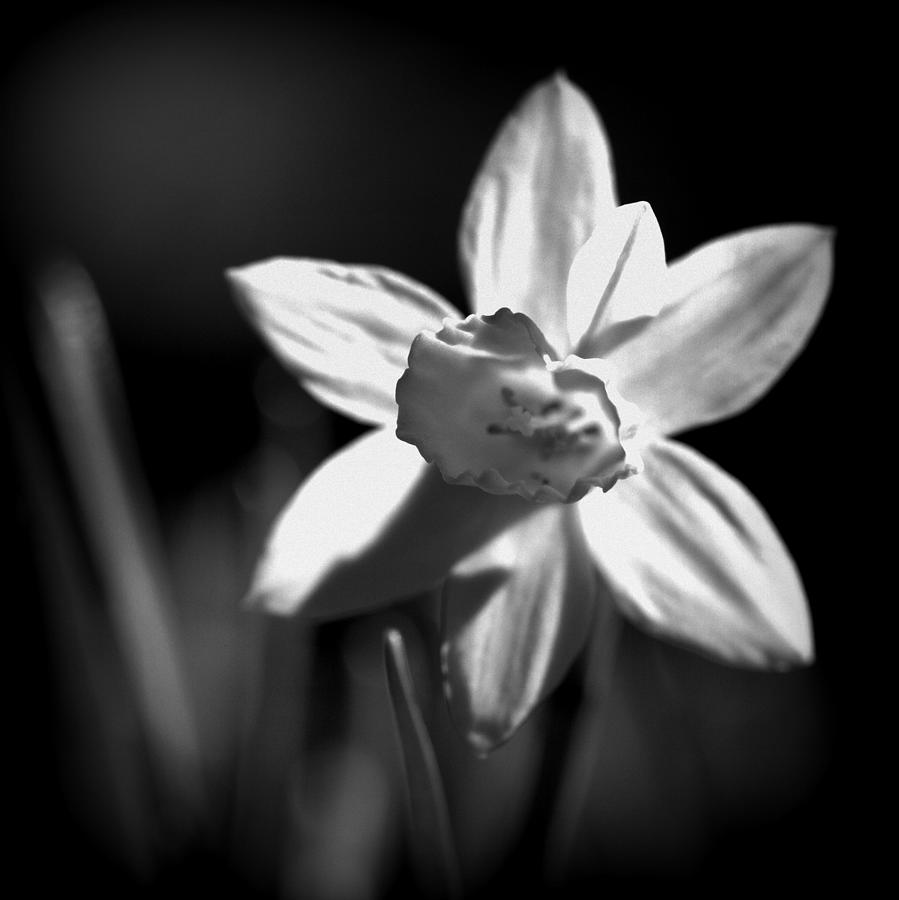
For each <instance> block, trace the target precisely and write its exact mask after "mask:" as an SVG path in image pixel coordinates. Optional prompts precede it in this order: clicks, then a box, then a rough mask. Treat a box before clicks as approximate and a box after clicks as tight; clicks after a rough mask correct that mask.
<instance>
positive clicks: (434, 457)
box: [396, 309, 642, 503]
mask: <svg viewBox="0 0 899 900" xmlns="http://www.w3.org/2000/svg"><path fill="white" fill-rule="evenodd" d="M614 381H615V378H614V372H613V371H612V367H611V366H610V365H609V363H608V362H606V361H604V360H600V359H581V358H580V357H577V356H568V357H566V358H565V359H564V360H558V359H555V358H554V354H553V350H552V348H551V347H550V346H549V344H548V343H547V341H546V339H545V338H544V336H543V334H542V333H541V332H540V329H539V328H538V327H537V326H536V325H535V324H534V323H533V322H532V321H531V320H530V319H529V318H528V317H527V316H525V315H524V314H522V313H512V312H511V311H510V310H508V309H501V310H499V311H498V312H496V313H494V314H493V315H488V316H469V317H468V318H467V319H464V320H463V321H461V322H453V321H451V320H445V321H444V323H443V328H442V329H441V330H440V331H438V332H437V333H433V332H423V333H422V334H420V335H419V336H418V337H417V338H416V339H415V342H414V343H413V345H412V349H411V351H410V354H409V367H408V369H407V370H406V372H405V373H404V374H403V376H402V378H400V380H399V382H398V384H397V390H396V399H397V404H398V406H399V415H398V419H397V432H396V433H397V436H398V437H399V438H400V439H401V440H404V441H407V442H409V443H411V444H414V445H415V446H416V447H418V449H419V451H420V452H421V454H422V456H424V458H425V459H426V460H427V461H428V462H433V463H434V464H435V465H436V466H437V468H438V469H439V470H440V472H441V474H442V475H443V477H444V479H445V480H446V481H448V482H450V483H452V484H468V485H475V486H477V487H479V488H481V489H482V490H485V491H487V492H488V493H492V494H518V495H520V496H522V497H524V498H525V499H527V500H532V501H535V502H543V503H546V502H566V503H571V502H574V501H576V500H579V499H581V497H583V496H584V494H586V493H587V491H589V490H590V489H591V488H592V487H600V488H602V490H604V491H606V490H609V489H610V488H611V487H612V486H613V485H614V484H615V483H616V482H617V481H618V480H619V479H621V478H627V477H629V476H630V475H633V474H635V473H637V472H639V471H640V469H641V467H642V462H641V459H640V456H639V452H638V449H637V439H638V422H639V418H640V417H639V413H638V411H637V409H636V407H635V406H634V405H633V404H631V403H628V402H627V401H625V400H624V399H623V398H622V397H621V396H620V394H619V393H618V391H617V389H616V387H615V384H614Z"/></svg>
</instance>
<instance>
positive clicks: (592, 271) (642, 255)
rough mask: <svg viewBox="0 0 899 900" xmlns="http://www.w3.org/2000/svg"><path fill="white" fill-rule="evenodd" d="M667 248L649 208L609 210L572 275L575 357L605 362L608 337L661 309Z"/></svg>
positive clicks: (571, 330) (571, 323) (570, 305)
mask: <svg viewBox="0 0 899 900" xmlns="http://www.w3.org/2000/svg"><path fill="white" fill-rule="evenodd" d="M665 272H666V266H665V244H664V241H663V240H662V232H661V230H660V229H659V223H658V221H657V219H656V217H655V213H654V212H653V211H652V208H651V207H650V205H649V204H648V203H628V204H627V205H625V206H619V207H616V208H615V209H610V210H609V211H607V212H606V213H604V214H603V215H602V216H601V217H600V219H599V221H598V222H597V225H596V228H595V229H594V230H593V234H592V235H591V236H590V239H589V240H588V241H587V243H586V244H584V246H583V247H581V249H580V250H579V251H578V254H577V256H575V258H574V262H573V263H572V265H571V271H570V272H569V274H568V332H569V334H570V335H571V337H572V340H574V341H575V351H574V352H575V353H577V355H578V356H583V357H591V356H593V357H595V356H604V355H605V354H606V347H605V346H604V344H603V335H607V334H609V329H611V328H612V327H613V326H616V325H619V324H620V323H622V322H629V321H631V320H633V319H638V318H641V317H643V316H654V315H656V313H658V311H659V309H661V303H662V300H663V298H662V293H661V288H662V284H663V280H664V278H665Z"/></svg>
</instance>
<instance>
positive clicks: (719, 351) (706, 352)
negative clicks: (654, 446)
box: [609, 225, 833, 434]
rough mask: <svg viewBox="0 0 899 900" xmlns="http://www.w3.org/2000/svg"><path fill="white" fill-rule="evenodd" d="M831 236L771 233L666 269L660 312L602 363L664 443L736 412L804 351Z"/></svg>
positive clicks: (745, 237)
mask: <svg viewBox="0 0 899 900" xmlns="http://www.w3.org/2000/svg"><path fill="white" fill-rule="evenodd" d="M832 236H833V235H832V232H831V231H829V230H827V229H824V228H819V227H816V226H813V225H778V226H771V227H768V228H758V229H753V230H750V231H744V232H740V233H739V234H734V235H730V236H728V237H724V238H721V239H719V240H716V241H713V242H712V243H710V244H706V245H705V246H703V247H700V248H699V249H698V250H695V251H694V252H693V253H691V254H690V255H689V256H687V257H685V258H684V259H682V260H680V261H678V262H676V263H674V264H673V265H672V266H671V268H670V270H669V274H668V284H667V287H666V296H667V297H668V298H669V299H668V303H667V305H666V307H665V308H664V309H663V310H662V312H661V313H659V315H658V316H656V317H655V318H654V319H652V320H651V321H649V322H648V324H647V325H646V327H645V328H643V329H642V330H640V331H639V332H638V333H637V334H636V336H633V337H631V339H630V340H626V341H624V342H623V343H621V344H620V345H619V346H618V347H617V348H616V349H615V350H613V351H612V352H611V353H610V354H609V358H610V359H611V360H612V361H613V362H614V363H615V364H616V366H617V367H618V368H619V370H620V371H621V373H622V381H621V393H622V395H623V396H625V397H626V398H627V399H628V400H630V401H631V402H633V403H636V404H637V405H638V406H639V407H640V408H641V410H643V412H644V413H645V414H646V415H647V416H648V417H649V419H650V421H651V422H652V423H653V425H654V426H655V427H656V428H657V429H658V430H659V431H661V432H663V433H666V434H673V433H676V432H678V431H684V430H686V429H688V428H693V427H695V426H697V425H701V424H703V423H705V422H711V421H715V420H717V419H723V418H726V417H728V416H732V415H735V414H736V413H738V412H742V411H743V410H744V409H746V408H747V407H748V406H750V405H751V404H752V403H753V402H754V401H756V400H758V399H759V397H761V396H762V395H763V394H764V393H765V392H766V391H767V390H768V389H769V388H770V387H771V385H772V384H773V383H774V382H775V381H776V380H777V379H778V378H779V377H780V376H781V375H782V374H783V372H784V371H785V370H786V368H787V366H789V364H790V363H791V362H792V361H793V359H794V358H795V357H796V355H797V354H798V353H799V351H800V350H801V349H802V348H803V346H805V342H806V341H807V340H808V337H809V335H810V334H811V331H812V328H813V327H814V325H815V323H816V322H817V321H818V317H819V316H820V314H821V311H822V309H823V307H824V301H825V299H826V297H827V292H828V290H829V288H830V278H831V267H832V256H831V244H832Z"/></svg>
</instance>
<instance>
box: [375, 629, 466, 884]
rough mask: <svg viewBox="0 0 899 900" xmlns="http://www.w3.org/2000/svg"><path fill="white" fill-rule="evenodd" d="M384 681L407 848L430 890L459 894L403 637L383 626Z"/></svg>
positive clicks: (444, 814)
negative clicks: (397, 751)
mask: <svg viewBox="0 0 899 900" xmlns="http://www.w3.org/2000/svg"><path fill="white" fill-rule="evenodd" d="M384 662H385V666H386V669H387V687H388V690H389V692H390V700H391V704H392V706H393V715H394V721H395V722H396V730H397V736H398V737H399V742H400V748H401V750H402V755H403V764H404V768H405V774H406V784H407V788H408V797H409V811H410V816H411V823H410V825H411V827H410V835H411V840H412V850H413V853H414V855H415V861H416V864H417V866H418V869H419V872H420V876H421V878H422V881H423V883H424V885H425V886H426V888H427V890H428V893H429V895H431V896H433V897H448V898H455V897H459V896H460V895H461V885H460V879H459V867H458V862H457V859H458V857H457V854H456V847H455V842H454V840H453V835H452V829H451V827H450V820H449V811H448V809H447V805H446V797H445V795H444V791H443V783H442V781H441V778H440V771H439V769H438V767H437V759H436V756H435V754H434V747H433V745H432V743H431V739H430V736H429V735H428V730H427V727H426V726H425V723H424V719H423V718H422V714H421V709H420V708H419V705H418V701H417V700H416V698H415V690H414V686H413V683H412V673H411V671H410V669H409V660H408V657H407V655H406V647H405V643H404V641H403V637H402V635H401V634H400V632H399V631H397V630H396V629H395V628H390V629H388V630H387V631H385V632H384Z"/></svg>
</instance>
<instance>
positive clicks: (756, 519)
mask: <svg viewBox="0 0 899 900" xmlns="http://www.w3.org/2000/svg"><path fill="white" fill-rule="evenodd" d="M831 243H832V242H831V233H830V231H829V230H828V229H825V228H821V227H817V226H813V225H805V224H795V225H777V226H770V227H766V228H758V229H752V230H748V231H743V232H740V233H737V234H732V235H729V236H726V237H723V238H720V239H718V240H715V241H712V242H710V243H708V244H706V245H704V246H701V247H700V248H699V249H697V250H695V251H694V252H692V253H690V254H689V255H688V256H686V257H685V258H683V259H680V260H677V261H675V262H673V263H672V264H670V265H669V264H667V263H666V259H665V252H664V247H663V243H662V236H661V233H660V230H659V225H658V222H657V221H656V218H655V216H654V215H653V212H652V209H651V208H650V207H649V205H648V204H646V203H634V204H628V205H623V206H619V205H617V202H616V196H615V187H614V177H613V172H612V163H611V158H610V152H609V149H608V144H607V141H606V138H605V134H604V130H603V127H602V125H601V123H600V120H599V118H598V116H597V114H596V112H595V111H594V110H593V108H592V107H591V105H590V103H589V101H588V100H587V98H586V97H585V96H584V95H583V94H582V92H581V91H580V90H579V89H578V88H576V87H575V86H574V85H572V84H571V83H570V82H568V81H567V80H566V79H565V78H564V77H562V76H555V77H553V78H551V79H549V80H547V81H546V82H543V83H541V84H539V85H537V86H536V87H535V88H534V89H533V90H532V91H531V92H530V93H529V94H528V95H527V96H526V97H525V98H524V100H523V101H522V102H521V104H520V106H519V108H518V109H517V110H516V111H515V112H514V113H513V114H512V115H511V116H510V117H509V118H508V119H507V121H506V122H505V123H504V124H503V125H502V127H501V129H500V131H499V134H498V135H497V137H496V139H495V141H494V144H493V146H492V147H491V149H490V150H489V152H488V154H487V157H486V159H485V161H484V163H483V165H482V167H481V169H480V171H479V172H478V174H477V176H476V178H475V181H474V184H473V186H472V189H471V193H470V196H469V199H468V202H467V204H466V207H465V209H464V212H463V216H462V222H461V228H460V251H461V254H460V255H461V263H462V268H463V273H464V276H465V280H466V284H467V288H468V293H469V297H468V299H469V301H470V306H471V308H472V309H473V310H474V314H473V315H471V316H468V317H467V318H465V317H463V316H462V314H461V313H460V312H459V311H458V310H457V309H455V308H454V307H453V306H452V305H451V304H450V303H448V302H447V301H446V300H444V299H443V298H441V297H439V296H437V295H436V294H435V293H434V292H432V291H430V290H429V289H428V288H426V287H424V286H422V285H421V284H418V283H416V282H415V281H413V280H412V279H410V278H407V277H405V276H403V275H400V274H397V273H396V272H393V271H390V270H387V269H384V268H376V267H371V266H347V265H340V264H337V263H333V262H323V261H319V260H311V259H284V258H279V259H272V260H268V261H265V262H261V263H257V264H254V265H249V266H246V267H243V268H238V269H234V270H231V271H230V272H229V276H230V279H231V281H232V283H233V285H234V288H235V290H236V294H237V296H238V298H239V300H240V301H241V303H242V305H243V308H244V309H245V311H246V312H247V314H248V315H249V317H250V319H251V320H252V322H253V323H254V324H255V325H256V327H257V328H258V329H259V331H260V332H261V334H262V336H263V337H264V338H265V339H266V341H267V342H268V343H269V345H270V346H271V348H272V350H273V351H274V352H275V354H276V355H277V356H278V357H280V359H281V360H282V361H283V362H284V363H285V364H286V365H287V366H288V367H290V368H291V369H293V370H294V371H295V372H296V373H297V374H298V376H299V378H300V380H301V382H302V384H303V385H304V386H305V387H306V389H307V390H308V391H309V392H310V393H311V394H312V395H313V396H314V397H316V398H317V399H318V400H319V401H321V402H322V403H324V404H326V405H328V406H330V407H331V408H333V409H335V410H337V411H338V412H340V413H343V414H345V415H347V416H350V417H353V418H355V419H357V420H359V421H361V422H364V423H370V424H372V425H375V426H378V427H377V428H375V429H374V430H372V431H370V432H368V433H366V434H364V435H363V436H362V437H360V438H359V439H357V440H356V441H355V442H353V443H351V444H350V445H349V446H347V447H346V448H344V449H343V450H341V451H340V452H339V453H337V454H336V455H334V456H333V457H332V458H330V459H329V460H327V461H326V462H325V463H324V464H323V465H322V466H321V467H320V468H319V469H318V470H317V471H315V472H314V473H313V474H312V475H311V476H310V477H309V478H308V479H307V480H306V481H305V483H304V484H303V485H301V487H300V489H299V490H298V492H297V493H296V495H295V496H294V497H293V499H292V500H291V501H290V502H289V504H288V505H287V507H286V508H285V510H284V511H283V513H282V514H281V516H280V517H279V519H278V521H277V522H276V523H275V525H274V527H273V530H272V533H271V536H270V539H269V542H268V545H267V549H266V552H265V554H264V556H263V558H262V560H261V561H260V563H259V566H258V570H257V572H256V575H255V579H254V582H253V585H252V588H251V592H250V593H251V598H252V599H253V600H254V601H255V602H256V603H258V604H260V605H261V606H263V607H264V608H266V609H268V610H270V611H273V612H279V613H293V612H297V611H299V612H301V613H303V614H305V615H308V616H312V617H321V618H325V617H337V616H342V615H346V614H351V613H357V612H363V611H366V610H370V609H373V608H377V607H378V606H382V605H386V604H390V603H391V602H393V601H396V600H398V599H402V598H407V597H412V596H415V595H418V594H421V593H422V592H428V591H433V590H435V589H436V590H440V591H441V592H442V602H443V617H442V618H443V626H442V627H443V635H442V641H443V643H442V664H443V670H444V675H445V686H446V692H447V695H448V697H449V701H450V705H451V708H452V711H453V715H454V718H455V720H456V721H457V723H458V724H459V726H460V728H461V729H462V731H463V733H464V734H465V735H466V736H467V737H468V739H469V741H470V742H471V744H472V745H473V746H474V747H475V748H476V749H478V750H480V751H486V750H488V749H490V748H491V747H493V746H496V745H497V744H498V743H500V742H502V741H504V740H505V739H507V738H508V737H509V736H510V735H511V734H512V733H513V732H514V730H515V729H516V728H517V727H518V726H519V725H520V724H521V722H522V721H523V720H524V719H525V717H526V716H527V715H528V714H529V713H530V712H531V711H532V710H533V709H534V707H535V706H536V705H537V704H538V703H539V702H540V701H541V700H542V699H543V698H544V697H546V695H547V694H548V692H550V691H551V690H552V689H553V688H554V687H555V686H556V685H557V684H558V683H559V681H560V679H561V678H562V677H563V675H564V674H565V672H566V670H567V669H568V668H569V667H570V665H571V663H572V661H573V660H574V658H575V657H576V655H577V654H578V653H579V652H580V650H581V649H582V647H583V644H584V641H585V639H586V637H587V635H588V634H589V632H590V629H591V624H592V622H593V611H594V606H595V604H596V602H597V601H598V599H600V598H610V599H611V601H612V602H614V603H615V605H616V606H617V608H618V609H619V610H620V611H621V613H623V614H624V615H625V616H626V617H628V618H629V619H630V620H631V621H633V622H634V623H636V624H637V625H638V626H640V627H642V628H644V629H646V630H648V631H649V632H651V633H653V634H656V635H659V636H661V637H664V638H667V639H670V640H673V641H675V642H678V643H680V644H682V645H686V646H688V647H691V648H693V649H696V650H698V651H700V652H703V653H706V654H710V655H712V656H713V657H715V658H717V659H719V660H722V661H724V662H727V663H732V664H739V665H747V666H755V667H763V668H782V667H787V666H791V665H795V664H801V663H806V662H808V661H809V660H811V658H812V655H813V651H812V635H811V627H810V621H809V615H808V611H807V606H806V601H805V597H804V594H803V589H802V585H801V582H800V578H799V575H798V573H797V571H796V567H795V565H794V563H793V561H792V560H791V558H790V556H789V554H788V552H787V550H786V548H785V547H784V545H783V542H782V541H781V539H780V537H779V535H778V534H777V532H776V530H775V529H774V527H773V525H772V524H771V522H770V521H769V519H768V518H767V516H766V515H765V513H764V511H763V510H762V509H761V507H760V506H759V504H758V502H757V501H756V500H755V499H754V498H753V497H752V496H751V495H750V494H749V493H748V492H747V490H746V489H745V488H744V487H743V486H742V485H740V484H739V483H738V482H737V481H735V480H734V479H733V478H731V477H730V476H728V475H727V474H726V473H724V472H723V471H721V470H720V469H719V468H717V467H716V466H715V465H714V464H713V463H711V462H710V461H709V460H707V459H705V458H704V457H703V456H701V455H700V454H699V453H697V452H696V451H694V450H692V449H691V448H689V447H687V446H686V445H684V444H682V443H678V442H677V441H674V440H672V439H671V435H673V434H676V433H678V432H681V431H684V430H686V429H689V428H694V427H696V426H698V425H702V424H706V423H709V422H713V421H715V420H718V419H722V418H726V417H729V416H732V415H734V414H736V413H738V412H740V411H741V410H744V409H746V408H747V407H748V406H750V405H751V404H752V403H753V402H754V401H756V400H757V399H758V398H759V397H761V396H762V395H763V394H764V393H765V392H766V391H767V390H768V389H769V388H770V387H771V385H772V384H773V383H774V382H775V381H776V380H777V378H778V377H779V376H780V375H781V374H782V373H783V372H784V370H785V369H786V367H787V366H788V365H789V364H790V362H791V361H792V360H793V358H794V357H795V356H796V355H797V353H798V352H799V351H800V350H801V349H802V347H803V346H804V344H805V342H806V340H807V339H808V336H809V334H810V332H811V330H812V328H813V326H814V324H815V322H816V321H817V319H818V317H819V315H820V313H821V310H822V307H823V304H824V301H825V298H826V295H827V292H828V289H829V284H830V277H831Z"/></svg>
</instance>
